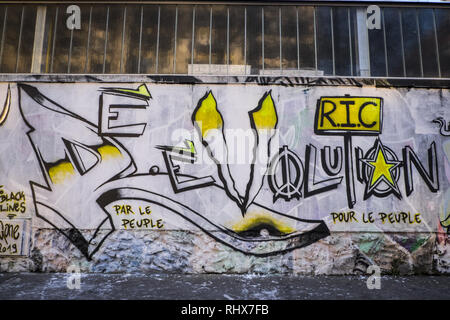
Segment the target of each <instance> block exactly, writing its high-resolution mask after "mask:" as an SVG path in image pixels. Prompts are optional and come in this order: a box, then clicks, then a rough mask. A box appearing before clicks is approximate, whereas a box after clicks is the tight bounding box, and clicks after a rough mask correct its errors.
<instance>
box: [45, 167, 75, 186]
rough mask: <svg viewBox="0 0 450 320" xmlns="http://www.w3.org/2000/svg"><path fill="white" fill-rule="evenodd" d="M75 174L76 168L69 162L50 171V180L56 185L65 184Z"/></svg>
mask: <svg viewBox="0 0 450 320" xmlns="http://www.w3.org/2000/svg"><path fill="white" fill-rule="evenodd" d="M74 174H75V168H74V167H73V165H72V163H70V162H67V161H64V162H61V163H59V164H57V165H55V166H53V167H51V168H50V169H49V170H48V175H49V177H50V180H52V182H53V183H55V184H58V183H63V182H64V180H66V179H68V178H70V177H72V176H73V175H74Z"/></svg>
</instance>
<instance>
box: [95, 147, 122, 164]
mask: <svg viewBox="0 0 450 320" xmlns="http://www.w3.org/2000/svg"><path fill="white" fill-rule="evenodd" d="M97 151H98V153H100V156H101V157H102V161H104V160H110V159H114V158H117V157H122V153H121V152H120V150H119V149H117V148H116V147H114V146H111V145H105V146H101V147H100V148H98V149H97Z"/></svg>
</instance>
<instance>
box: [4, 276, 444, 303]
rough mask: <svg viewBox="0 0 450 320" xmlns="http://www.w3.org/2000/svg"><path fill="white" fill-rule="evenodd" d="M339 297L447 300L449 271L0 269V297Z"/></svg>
mask: <svg viewBox="0 0 450 320" xmlns="http://www.w3.org/2000/svg"><path fill="white" fill-rule="evenodd" d="M370 288H372V289H370ZM343 299H346V300H348V299H357V300H360V299H362V300H373V299H375V300H378V299H383V300H411V299H412V300H428V299H430V300H436V299H438V300H442V299H444V300H448V299H450V276H381V277H380V278H379V279H376V278H374V277H372V278H369V277H367V276H294V275H289V276H288V275H264V276H262V275H223V274H195V275H181V274H135V273H132V274H103V273H85V274H80V275H77V274H70V273H0V300H261V301H262V300H343Z"/></svg>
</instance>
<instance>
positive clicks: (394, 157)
mask: <svg viewBox="0 0 450 320" xmlns="http://www.w3.org/2000/svg"><path fill="white" fill-rule="evenodd" d="M449 30H450V7H449V5H448V4H447V3H446V2H445V1H426V2H423V1H416V2H413V1H408V2H404V1H390V2H382V1H379V2H367V1H286V2H280V3H278V2H276V3H273V2H272V3H271V2H252V1H250V2H216V1H215V2H206V1H204V2H203V1H197V2H189V1H178V2H177V1H174V2H166V1H165V2H157V1H135V2H133V1H129V2H127V3H126V4H124V3H123V2H122V3H121V2H112V3H111V2H108V3H106V2H102V1H97V2H94V1H79V2H76V3H70V2H67V3H66V2H63V3H61V2H59V3H56V2H52V1H42V2H35V1H33V2H26V1H25V2H23V3H20V4H17V3H8V2H2V3H1V4H0V37H1V40H0V78H1V79H0V80H1V83H0V97H3V98H1V99H4V102H3V105H2V106H0V109H1V111H0V137H1V140H0V141H1V142H0V150H1V152H0V227H1V237H0V270H1V271H4V272H5V271H6V272H12V271H40V272H53V271H59V272H64V271H67V270H72V269H73V268H78V269H79V270H81V271H84V272H141V271H143V272H176V273H264V274H265V273H293V274H361V273H366V272H367V269H368V267H369V266H372V265H373V266H375V267H378V268H380V270H381V272H383V273H389V274H418V273H426V274H432V273H448V272H450V244H449V232H450V231H449V230H450V108H449V102H450V91H449V84H450V36H449V33H448V31H449ZM2 101H3V100H2Z"/></svg>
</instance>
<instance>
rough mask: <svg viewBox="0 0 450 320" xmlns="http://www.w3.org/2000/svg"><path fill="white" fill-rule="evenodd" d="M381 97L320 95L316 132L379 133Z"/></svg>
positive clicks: (315, 125)
mask: <svg viewBox="0 0 450 320" xmlns="http://www.w3.org/2000/svg"><path fill="white" fill-rule="evenodd" d="M382 104H383V99H382V98H375V97H350V96H344V97H321V98H320V99H319V100H318V101H317V110H316V118H315V124H314V131H315V133H316V134H333V133H335V134H343V133H353V134H355V135H364V134H380V133H381V128H382Z"/></svg>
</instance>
